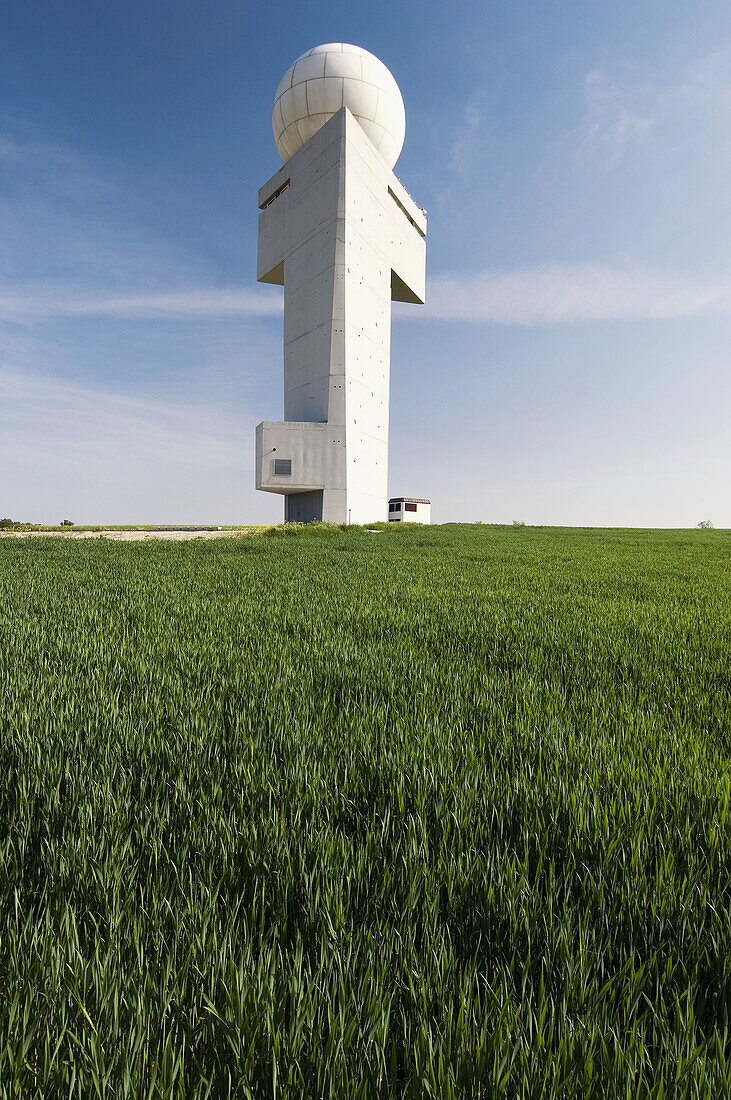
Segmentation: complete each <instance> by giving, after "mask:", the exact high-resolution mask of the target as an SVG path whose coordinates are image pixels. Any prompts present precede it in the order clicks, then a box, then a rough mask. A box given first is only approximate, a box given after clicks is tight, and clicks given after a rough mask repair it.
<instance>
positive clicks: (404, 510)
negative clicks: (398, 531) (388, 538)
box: [388, 497, 431, 523]
mask: <svg viewBox="0 0 731 1100" xmlns="http://www.w3.org/2000/svg"><path fill="white" fill-rule="evenodd" d="M388 518H389V521H390V522H392V523H431V501H430V500H423V499H422V498H420V497H391V499H390V500H389V502H388Z"/></svg>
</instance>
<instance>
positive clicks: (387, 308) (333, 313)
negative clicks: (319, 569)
mask: <svg viewBox="0 0 731 1100" xmlns="http://www.w3.org/2000/svg"><path fill="white" fill-rule="evenodd" d="M259 204H260V206H262V207H263V209H262V213H261V214H260V216H259V251H258V261H257V277H258V278H259V280H260V281H262V282H277V283H284V417H285V420H284V422H281V423H279V424H277V423H274V422H271V421H268V422H265V423H263V424H261V425H259V428H257V474H256V482H257V488H260V489H264V490H266V491H268V492H279V493H284V494H292V493H296V492H307V493H310V492H314V491H315V490H319V489H322V490H323V496H322V516H320V517H318V516H315V517H313V518H322V519H324V520H331V521H333V522H338V523H347V522H352V523H371V522H374V521H375V520H379V519H385V518H386V515H387V512H386V508H387V495H388V494H387V482H388V402H389V383H390V351H391V348H390V343H391V299H392V297H394V298H397V299H399V300H402V301H413V302H423V301H424V287H425V269H426V242H425V233H426V219H425V216H424V214H423V212H422V211H421V210H419V208H418V207H417V206H416V204H415V203H414V202H413V200H412V199H411V198H410V196H409V195H408V193H407V192H406V190H405V188H404V187H403V185H402V184H401V183H400V182H399V180H398V179H397V178H396V176H395V175H394V174H393V172H391V171H390V169H389V168H388V166H387V165H386V163H385V161H384V160H383V159H382V157H381V155H380V154H379V153H378V152H377V150H376V149H375V148H374V146H373V145H372V144H371V142H370V140H369V138H368V137H366V135H365V133H364V132H363V130H362V129H361V127H360V126H359V125H358V123H357V122H356V120H355V119H354V118H353V116H352V115H351V114H350V112H349V111H348V109H347V108H345V107H344V108H343V109H342V110H341V111H339V112H338V113H337V114H336V115H334V116H333V117H332V118H331V119H330V121H329V122H327V123H326V124H325V125H324V126H323V127H322V128H321V129H320V130H319V131H318V132H317V133H316V134H315V135H314V137H312V138H311V139H310V141H309V142H307V144H306V145H305V146H303V148H302V149H300V150H299V152H297V153H295V155H294V156H293V157H292V158H291V159H290V160H289V161H288V162H287V163H286V164H285V165H283V167H282V168H281V169H280V170H279V171H278V172H277V173H276V175H274V176H273V177H272V179H271V180H270V181H269V182H268V183H267V184H266V185H265V187H263V188H262V189H261V191H260V192H259ZM316 426H317V428H320V429H322V428H323V427H324V426H326V430H325V431H324V432H323V431H322V430H321V431H320V433H319V434H318V431H316V430H313V429H315V427H316ZM274 447H276V452H273V450H272V449H273V448H274ZM290 452H291V453H290ZM274 453H276V457H278V458H292V474H291V475H290V476H289V477H288V478H287V479H286V480H285V479H284V478H281V477H276V476H275V475H274V473H273V454H274ZM311 499H312V498H311ZM308 507H309V505H308Z"/></svg>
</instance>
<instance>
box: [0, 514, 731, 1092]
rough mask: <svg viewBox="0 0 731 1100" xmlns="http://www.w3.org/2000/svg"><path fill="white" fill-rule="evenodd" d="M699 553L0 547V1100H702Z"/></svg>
mask: <svg viewBox="0 0 731 1100" xmlns="http://www.w3.org/2000/svg"><path fill="white" fill-rule="evenodd" d="M730 552H731V535H729V534H728V533H725V532H718V531H716V532H714V531H709V532H702V533H696V532H689V533H683V532H631V531H598V530H597V531H592V530H582V531H571V530H559V529H553V530H549V529H544V530H541V529H532V528H496V527H487V526H485V527H480V526H475V527H472V526H456V525H455V526H443V527H439V528H428V529H420V528H413V527H412V528H404V527H396V526H395V525H392V526H391V528H390V529H388V530H386V531H384V532H382V533H380V534H371V533H368V532H365V531H361V530H358V529H355V528H351V529H346V530H335V531H332V530H328V529H327V528H321V529H319V530H318V529H317V528H315V529H310V530H308V531H306V532H299V533H296V534H294V535H287V534H286V533H285V532H283V531H282V530H280V529H273V530H272V531H269V532H266V533H263V534H260V535H256V536H254V537H247V538H229V539H221V540H211V541H207V542H204V541H200V542H198V541H192V542H180V543H168V544H165V543H162V542H143V543H137V544H133V543H118V542H111V541H104V540H93V541H86V542H73V541H70V540H64V539H61V538H58V539H56V538H43V539H40V538H39V539H25V540H12V539H7V540H3V541H2V542H0V608H1V613H0V899H1V900H0V1094H1V1095H2V1096H3V1097H5V1096H18V1097H23V1098H26V1097H27V1098H34V1097H46V1096H48V1097H52V1096H53V1097H55V1096H59V1097H60V1096H64V1097H65V1096H74V1097H79V1098H83V1100H86V1098H87V1097H95V1096H99V1097H129V1098H134V1100H139V1098H141V1097H181V1098H183V1097H185V1098H189V1097H193V1098H199V1097H204V1096H210V1097H213V1098H219V1097H229V1096H231V1097H243V1098H246V1097H272V1098H273V1097H291V1098H294V1097H313V1098H315V1097H339V1098H358V1097H409V1098H413V1100H417V1098H422V1097H443V1098H449V1097H452V1098H458V1097H460V1098H461V1097H478V1096H479V1097H505V1098H515V1097H521V1098H522V1097H525V1098H533V1097H536V1098H538V1097H542V1098H544V1100H555V1098H559V1097H561V1098H566V1100H574V1098H581V1100H585V1098H593V1097H612V1098H614V1097H618V1098H619V1097H622V1098H628V1100H629V1098H632V1100H635V1098H637V1100H641V1098H645V1097H655V1098H658V1100H659V1098H661V1097H663V1098H670V1097H672V1098H675V1097H709V1098H714V1100H718V1098H722V1097H729V1096H731V1036H730V1033H729V1029H730V1026H731V859H730V856H731V832H730V828H729V825H730V821H731V819H730V816H729V799H730V796H731V770H730V768H729V748H730V746H731V741H730V740H729V735H730V726H731V719H730V710H731V697H730V693H731V687H730V676H729V636H730V634H731V630H730V628H731V584H730V583H729V581H730V570H729V562H730V558H731V553H730Z"/></svg>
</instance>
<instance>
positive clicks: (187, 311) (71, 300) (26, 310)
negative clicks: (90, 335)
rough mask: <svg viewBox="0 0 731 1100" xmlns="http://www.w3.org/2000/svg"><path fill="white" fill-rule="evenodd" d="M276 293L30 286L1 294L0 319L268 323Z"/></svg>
mask: <svg viewBox="0 0 731 1100" xmlns="http://www.w3.org/2000/svg"><path fill="white" fill-rule="evenodd" d="M281 311H282V295H281V292H277V291H276V290H254V289H251V288H247V287H224V288H221V289H215V288H198V289H196V288H191V289H186V290H171V291H160V290H157V291H150V292H129V293H126V294H124V293H123V294H119V293H117V294H98V293H89V292H88V291H83V290H81V291H75V290H73V289H71V290H69V288H68V286H64V285H58V286H43V285H37V284H36V285H30V286H26V287H24V288H21V289H18V288H17V287H15V288H10V287H9V288H5V289H3V288H0V319H4V320H8V321H20V322H22V321H33V320H37V319H38V318H41V317H64V316H66V317H73V316H86V317H117V318H121V319H127V320H131V321H134V320H154V319H175V320H185V319H186V318H190V319H191V320H194V319H199V318H201V317H241V316H254V317H267V316H271V315H276V314H280V313H281Z"/></svg>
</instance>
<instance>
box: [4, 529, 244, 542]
mask: <svg viewBox="0 0 731 1100" xmlns="http://www.w3.org/2000/svg"><path fill="white" fill-rule="evenodd" d="M253 533H254V532H253V531H246V530H244V531H0V538H9V539H23V538H39V537H43V536H44V535H45V536H46V537H48V538H62V539H113V540H114V541H115V542H144V541H145V540H147V539H165V540H167V541H169V542H183V541H186V540H188V539H225V538H242V537H246V536H248V535H251V534H253Z"/></svg>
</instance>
